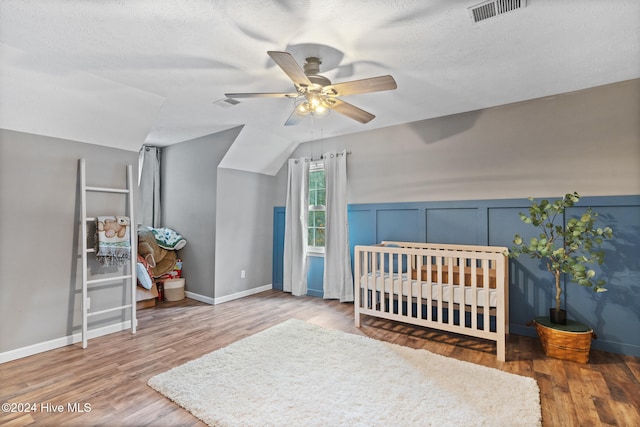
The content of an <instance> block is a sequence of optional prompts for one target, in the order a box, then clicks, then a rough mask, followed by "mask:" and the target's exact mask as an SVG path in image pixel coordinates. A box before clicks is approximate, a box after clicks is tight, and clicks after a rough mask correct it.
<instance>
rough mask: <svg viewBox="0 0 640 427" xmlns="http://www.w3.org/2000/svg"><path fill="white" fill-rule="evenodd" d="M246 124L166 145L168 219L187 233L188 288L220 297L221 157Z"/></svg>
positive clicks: (165, 219) (184, 254) (167, 222)
mask: <svg viewBox="0 0 640 427" xmlns="http://www.w3.org/2000/svg"><path fill="white" fill-rule="evenodd" d="M241 129H242V128H241V127H237V128H234V129H230V130H227V131H224V132H220V133H216V134H212V135H207V136H203V137H201V138H196V139H193V140H190V141H186V142H182V143H179V144H175V145H170V146H168V147H164V148H163V151H162V173H161V178H160V179H161V181H162V187H161V191H162V194H161V199H162V225H163V226H164V227H169V228H172V229H174V230H176V231H177V232H179V233H180V234H182V235H183V236H184V237H185V238H186V239H187V245H186V246H185V247H184V248H183V249H181V250H180V251H178V256H180V257H181V258H182V261H183V265H182V269H183V270H182V272H183V277H184V278H185V288H186V290H187V291H189V292H193V293H195V294H198V295H202V296H204V297H208V298H213V297H214V277H215V274H216V267H215V258H216V251H215V246H216V228H217V226H216V223H217V212H216V211H217V207H218V203H219V202H218V201H217V191H218V185H217V182H218V163H220V161H221V160H222V158H223V157H224V155H225V153H226V152H227V150H228V149H229V147H230V146H231V144H233V141H234V140H235V139H236V137H237V136H238V133H240V130H241Z"/></svg>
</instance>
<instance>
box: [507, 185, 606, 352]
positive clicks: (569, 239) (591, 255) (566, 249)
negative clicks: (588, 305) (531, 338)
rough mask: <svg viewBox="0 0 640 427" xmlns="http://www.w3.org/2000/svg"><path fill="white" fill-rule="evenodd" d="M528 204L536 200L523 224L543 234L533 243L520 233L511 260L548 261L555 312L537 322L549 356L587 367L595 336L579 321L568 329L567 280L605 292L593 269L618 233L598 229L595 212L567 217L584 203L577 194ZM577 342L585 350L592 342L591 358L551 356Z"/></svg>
mask: <svg viewBox="0 0 640 427" xmlns="http://www.w3.org/2000/svg"><path fill="white" fill-rule="evenodd" d="M529 200H530V201H531V205H530V206H529V215H526V214H524V213H520V219H521V220H522V221H523V222H524V223H525V224H531V225H533V226H534V227H536V228H538V229H539V230H540V234H539V235H538V236H537V237H532V238H531V239H530V240H529V242H525V241H524V240H523V239H522V237H521V236H520V235H519V234H516V235H515V237H514V239H513V243H514V245H515V246H514V247H513V248H512V250H511V251H510V253H509V256H510V257H513V258H515V257H518V256H519V255H520V254H526V255H529V256H530V257H532V258H536V259H540V260H542V261H543V262H545V264H546V267H547V270H549V272H550V273H551V274H553V277H554V288H553V289H554V293H555V307H552V308H551V309H550V310H549V317H548V318H547V317H544V318H537V319H536V320H535V324H536V329H537V331H538V335H539V336H540V339H541V341H542V345H543V347H544V349H545V353H546V354H547V355H550V356H555V357H561V358H568V359H572V360H578V361H583V362H586V361H587V360H588V355H589V347H590V345H591V336H592V335H593V333H592V331H591V329H590V328H588V327H586V326H585V325H581V324H578V323H577V322H569V324H567V318H566V311H565V310H563V309H562V307H561V295H562V287H561V284H562V277H563V275H567V276H568V277H569V278H570V280H571V281H572V282H575V283H577V284H578V285H581V286H585V287H589V288H591V289H593V290H594V291H595V292H605V291H606V289H605V288H604V285H605V281H604V280H602V279H598V280H596V277H595V276H596V272H595V271H594V270H592V269H591V268H589V267H590V266H591V265H594V264H602V262H603V261H604V251H603V250H602V249H601V247H600V245H601V244H602V242H603V241H604V240H605V239H610V238H611V237H612V236H613V231H612V230H611V228H610V227H604V228H600V227H596V224H595V223H596V220H597V219H598V214H597V213H596V212H594V211H593V210H592V209H591V208H588V209H587V210H586V211H585V212H584V213H583V214H582V216H581V217H580V218H570V219H565V218H564V213H565V210H566V209H567V208H570V207H572V206H573V205H575V204H576V203H577V202H578V201H579V200H580V195H579V194H578V193H575V192H574V193H568V194H566V195H565V196H564V197H563V198H562V199H560V200H556V201H554V202H549V201H548V200H542V201H540V203H538V202H536V201H535V200H534V199H533V198H529ZM565 221H566V222H565ZM557 222H560V224H558V223H557ZM567 333H569V334H570V335H567ZM571 333H573V334H571ZM576 333H578V334H582V335H583V336H579V337H576V336H574V335H575V334H576ZM554 337H555V338H558V339H560V338H562V340H564V341H565V342H560V343H557V344H554V343H553V342H551V340H553V339H554ZM578 338H579V340H580V342H582V343H583V344H579V345H584V343H585V342H586V341H587V339H588V346H589V347H587V348H586V359H585V358H584V356H585V355H584V354H583V353H584V352H585V349H584V348H582V349H581V350H580V351H579V353H581V354H580V355H579V356H576V355H575V354H573V355H572V354H571V353H572V352H571V351H569V354H560V353H556V354H552V352H551V349H552V348H555V347H557V348H558V349H560V351H561V353H563V352H565V350H567V348H569V349H570V346H571V343H568V342H566V340H575V339H578ZM563 356H568V357H563ZM576 357H577V358H576Z"/></svg>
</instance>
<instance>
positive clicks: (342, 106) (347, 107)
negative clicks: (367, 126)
mask: <svg viewBox="0 0 640 427" xmlns="http://www.w3.org/2000/svg"><path fill="white" fill-rule="evenodd" d="M333 101H334V103H332V106H331V109H332V110H334V111H337V112H338V113H340V114H344V115H345V116H347V117H349V118H350V119H353V120H355V121H358V122H360V123H369V122H370V121H371V120H373V119H374V118H375V117H376V116H374V115H373V114H371V113H368V112H366V111H364V110H362V109H360V108H358V107H356V106H355V105H352V104H349V103H348V102H344V101H342V100H340V99H335V98H334V99H333Z"/></svg>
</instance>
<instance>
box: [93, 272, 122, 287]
mask: <svg viewBox="0 0 640 427" xmlns="http://www.w3.org/2000/svg"><path fill="white" fill-rule="evenodd" d="M130 278H131V275H130V274H125V275H123V276H113V277H105V278H103V279H92V280H87V285H95V284H97V283H107V282H117V281H118V280H125V279H130Z"/></svg>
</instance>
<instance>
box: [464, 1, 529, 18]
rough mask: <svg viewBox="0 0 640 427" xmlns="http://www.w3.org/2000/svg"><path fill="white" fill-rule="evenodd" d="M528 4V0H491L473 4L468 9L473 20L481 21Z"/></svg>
mask: <svg viewBox="0 0 640 427" xmlns="http://www.w3.org/2000/svg"><path fill="white" fill-rule="evenodd" d="M526 5H527V0H491V1H485V2H482V3H480V4H477V5H475V6H471V7H470V8H469V9H468V10H469V16H471V19H472V20H473V22H480V21H484V20H486V19H489V18H493V17H494V16H498V15H502V14H503V13H507V12H511V11H512V10H516V9H522V8H524V7H525V6H526Z"/></svg>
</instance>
